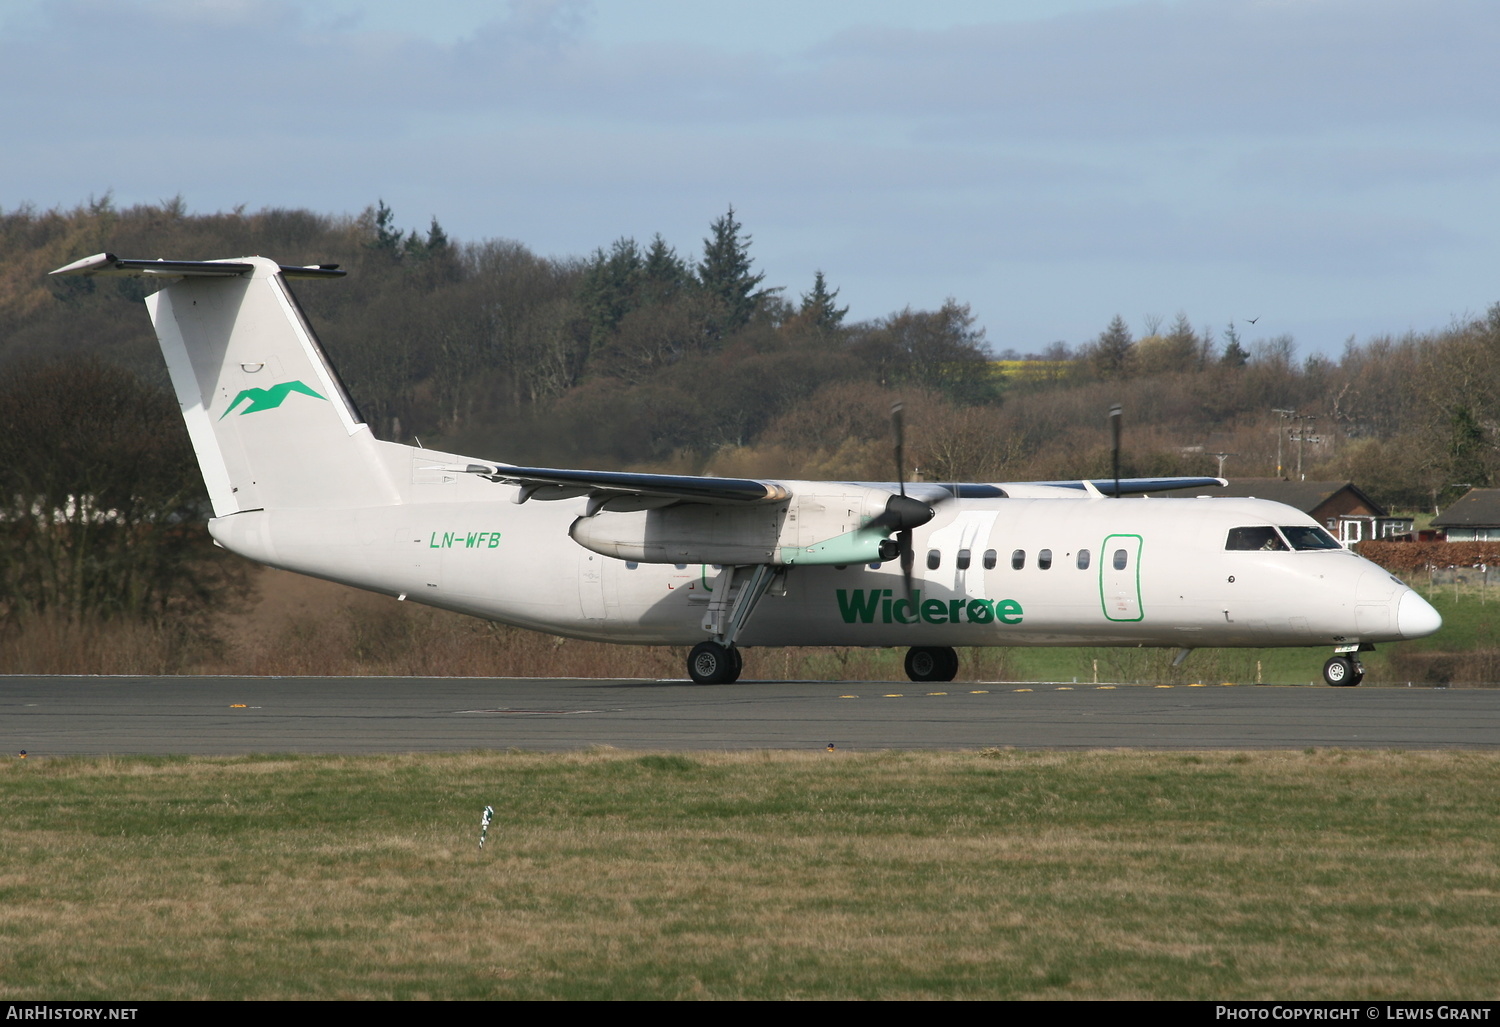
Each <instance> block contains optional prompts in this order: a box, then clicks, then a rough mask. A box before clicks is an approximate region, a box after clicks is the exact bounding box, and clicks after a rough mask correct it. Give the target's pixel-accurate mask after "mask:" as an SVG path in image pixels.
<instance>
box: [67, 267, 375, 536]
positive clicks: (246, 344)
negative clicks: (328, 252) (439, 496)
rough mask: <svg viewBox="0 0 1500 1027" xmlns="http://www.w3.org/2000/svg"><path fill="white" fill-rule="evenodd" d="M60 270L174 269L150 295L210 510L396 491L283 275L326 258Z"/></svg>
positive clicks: (333, 502)
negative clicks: (294, 263)
mask: <svg viewBox="0 0 1500 1027" xmlns="http://www.w3.org/2000/svg"><path fill="white" fill-rule="evenodd" d="M52 273H53V274H114V275H122V274H124V275H143V276H152V277H156V276H160V277H171V278H173V279H175V280H174V281H173V282H172V284H170V285H168V286H167V287H166V288H164V289H161V290H160V291H158V292H156V293H153V294H152V295H151V296H148V297H147V298H146V306H147V308H148V309H149V310H150V312H151V320H152V322H153V323H154V324H155V325H156V336H157V339H158V341H159V342H160V343H161V350H162V355H163V356H165V357H166V360H167V370H168V371H169V372H170V373H171V376H172V387H173V388H174V389H175V390H176V392H177V400H178V403H179V404H180V405H181V407H182V416H183V420H185V421H186V422H187V428H188V434H189V435H190V436H191V438H192V441H193V449H194V450H195V451H196V452H197V455H198V465H199V467H200V468H201V469H202V471H203V480H204V482H205V483H206V484H207V486H208V494H209V498H210V499H211V500H212V501H213V507H214V516H216V517H223V516H226V515H228V514H232V513H239V512H242V511H246V510H257V509H279V508H289V507H360V506H376V505H382V504H386V503H394V502H398V501H399V500H398V498H397V494H396V491H395V488H394V487H393V485H392V483H391V481H390V479H389V476H388V474H387V472H386V470H385V467H384V465H383V461H382V460H381V459H380V457H379V454H378V452H377V447H378V445H379V444H378V443H377V442H376V441H375V439H374V437H373V436H372V435H371V434H370V430H369V427H368V426H367V425H365V424H364V423H363V422H362V421H361V420H360V417H359V414H358V412H357V411H356V410H355V408H354V403H353V402H352V401H351V400H350V399H349V395H348V393H347V392H346V391H345V389H344V386H343V384H342V383H341V382H340V381H339V379H338V376H337V374H335V373H334V370H333V367H332V365H331V364H330V363H329V362H328V358H327V356H326V355H325V354H324V352H323V348H322V347H321V346H320V345H319V344H318V340H317V336H315V335H314V334H313V331H312V328H311V327H310V326H309V325H308V323H307V320H306V318H304V317H303V315H302V310H301V308H300V307H299V306H298V305H297V301H296V299H294V298H293V296H292V294H291V291H290V290H289V289H288V288H287V286H286V282H285V279H286V278H287V277H309V278H311V277H331V276H336V275H341V274H342V272H340V271H336V270H334V269H333V268H330V267H322V268H297V267H282V266H280V265H278V264H277V263H276V262H274V261H271V260H267V259H265V258H264V257H244V258H241V259H239V260H234V261H201V262H200V261H150V260H119V259H117V258H115V257H114V256H113V255H111V254H107V253H106V254H100V255H99V256H97V257H89V258H87V259H85V260H80V261H78V262H76V263H73V264H69V265H68V266H67V267H64V268H59V269H58V270H57V271H54V272H52Z"/></svg>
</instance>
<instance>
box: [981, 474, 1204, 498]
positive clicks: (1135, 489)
mask: <svg viewBox="0 0 1500 1027" xmlns="http://www.w3.org/2000/svg"><path fill="white" fill-rule="evenodd" d="M1017 484H1019V485H1045V486H1048V487H1049V488H1055V489H1077V490H1079V491H1080V492H1087V491H1088V489H1089V486H1093V487H1094V488H1096V489H1098V490H1099V491H1100V492H1102V493H1104V494H1105V495H1106V496H1112V495H1115V494H1116V493H1115V480H1114V479H1113V478H1090V479H1087V484H1085V483H1084V480H1081V479H1075V480H1073V481H1023V482H1017ZM1228 484H1229V482H1228V481H1226V480H1225V479H1223V478H1121V479H1120V491H1119V493H1118V494H1119V495H1122V496H1139V495H1143V494H1145V493H1147V492H1172V491H1174V490H1177V489H1221V488H1223V487H1224V486H1226V485H1228ZM1004 487H1005V486H1004V485H1002V486H1001V488H1004Z"/></svg>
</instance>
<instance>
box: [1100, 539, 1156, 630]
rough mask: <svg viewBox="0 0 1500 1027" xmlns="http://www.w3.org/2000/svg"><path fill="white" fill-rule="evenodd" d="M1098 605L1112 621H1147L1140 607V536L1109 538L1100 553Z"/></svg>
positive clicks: (1105, 540)
mask: <svg viewBox="0 0 1500 1027" xmlns="http://www.w3.org/2000/svg"><path fill="white" fill-rule="evenodd" d="M1099 602H1100V603H1101V604H1102V605H1103V607H1104V616H1105V618H1106V619H1108V620H1112V621H1138V620H1144V619H1145V616H1146V612H1145V610H1144V609H1142V607H1141V537H1140V536H1139V535H1108V536H1106V537H1105V539H1104V545H1103V546H1101V547H1100V550H1099Z"/></svg>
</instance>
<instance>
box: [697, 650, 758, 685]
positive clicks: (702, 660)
mask: <svg viewBox="0 0 1500 1027" xmlns="http://www.w3.org/2000/svg"><path fill="white" fill-rule="evenodd" d="M744 669H745V658H744V657H743V656H741V655H740V651H739V650H738V649H737V648H735V647H734V646H732V645H720V644H719V643H718V642H699V643H698V644H697V645H695V646H693V651H692V652H691V653H689V654H688V675H689V676H690V677H691V678H692V679H693V681H694V682H695V683H697V684H700V685H732V684H734V682H736V681H738V680H739V679H740V671H742V670H744Z"/></svg>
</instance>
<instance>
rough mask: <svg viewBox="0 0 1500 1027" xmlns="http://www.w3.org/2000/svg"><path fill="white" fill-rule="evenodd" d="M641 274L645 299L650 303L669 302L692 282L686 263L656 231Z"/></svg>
mask: <svg viewBox="0 0 1500 1027" xmlns="http://www.w3.org/2000/svg"><path fill="white" fill-rule="evenodd" d="M641 274H642V277H643V278H644V280H645V284H644V289H645V293H646V300H647V302H650V303H667V302H670V301H671V300H672V299H674V298H676V297H677V296H678V295H680V294H681V293H682V292H683V290H685V289H686V288H687V287H688V285H690V284H691V283H692V277H693V276H692V272H690V271H689V270H688V266H687V264H686V263H685V262H684V261H683V259H682V258H681V257H679V256H678V255H677V251H676V250H675V249H673V248H672V247H670V246H668V245H667V241H666V240H665V239H663V238H662V237H661V233H660V232H658V233H656V236H655V237H654V238H653V239H652V240H651V248H650V249H648V250H647V251H646V262H645V264H644V266H643V267H642V268H641Z"/></svg>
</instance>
